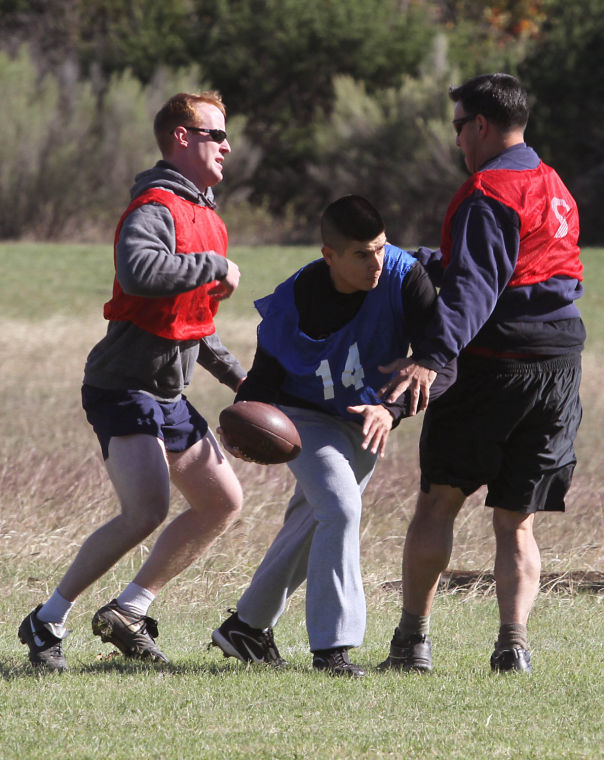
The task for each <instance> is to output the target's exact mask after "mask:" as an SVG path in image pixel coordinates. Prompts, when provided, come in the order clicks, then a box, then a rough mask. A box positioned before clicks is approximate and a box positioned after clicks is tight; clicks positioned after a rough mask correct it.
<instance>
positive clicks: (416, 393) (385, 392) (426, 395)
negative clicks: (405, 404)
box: [378, 359, 436, 416]
mask: <svg viewBox="0 0 604 760" xmlns="http://www.w3.org/2000/svg"><path fill="white" fill-rule="evenodd" d="M378 369H379V370H380V372H383V373H384V374H386V375H390V374H392V373H393V372H395V373H396V374H395V375H394V377H393V378H392V379H391V380H390V381H389V382H388V383H386V385H384V386H383V387H382V388H380V390H379V393H378V396H379V397H380V398H383V399H384V400H385V401H390V402H392V401H396V399H397V398H398V397H399V396H400V395H401V393H404V391H406V390H407V389H409V393H410V397H411V398H410V404H409V415H410V416H413V415H414V414H416V413H417V412H418V411H419V412H423V411H424V409H425V408H426V407H427V406H428V401H429V399H430V386H431V385H432V383H433V382H434V379H435V378H436V372H435V371H434V370H433V369H428V368H427V367H422V366H421V365H420V364H417V363H416V362H414V361H413V359H396V361H393V362H391V363H390V364H387V365H386V366H384V367H378Z"/></svg>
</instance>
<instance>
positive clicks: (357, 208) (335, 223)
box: [321, 195, 384, 251]
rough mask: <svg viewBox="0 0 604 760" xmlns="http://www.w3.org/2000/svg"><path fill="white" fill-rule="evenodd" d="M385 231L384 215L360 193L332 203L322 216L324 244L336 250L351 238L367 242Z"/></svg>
mask: <svg viewBox="0 0 604 760" xmlns="http://www.w3.org/2000/svg"><path fill="white" fill-rule="evenodd" d="M382 232H384V222H383V221H382V217H381V216H380V215H379V213H378V212H377V211H376V210H375V208H374V207H373V206H372V205H371V203H369V201H368V200H366V199H365V198H362V197H361V196H360V195H345V196H344V197H343V198H339V199H338V200H337V201H334V202H333V203H331V204H330V205H329V206H328V207H327V208H326V209H325V211H324V212H323V215H322V217H321V237H322V239H323V244H324V245H327V246H329V247H330V248H333V249H334V250H336V251H339V250H341V249H342V247H343V245H345V244H346V243H347V242H348V241H350V240H358V241H359V242H365V241H367V240H373V239H374V238H376V237H377V236H378V235H380V234H381V233H382Z"/></svg>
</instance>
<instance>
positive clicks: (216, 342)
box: [197, 333, 245, 391]
mask: <svg viewBox="0 0 604 760" xmlns="http://www.w3.org/2000/svg"><path fill="white" fill-rule="evenodd" d="M197 361H198V363H199V364H201V366H202V367H203V368H204V369H206V370H207V371H208V372H209V373H210V374H212V375H213V376H214V377H215V378H216V379H217V380H218V381H219V382H221V383H224V385H228V386H229V388H231V389H232V390H233V391H236V390H237V386H238V385H239V383H240V382H241V380H242V379H243V378H244V377H245V370H244V369H243V367H242V366H241V364H240V363H239V361H238V360H237V359H236V358H235V356H234V355H233V354H232V353H231V352H230V351H229V350H228V348H226V346H224V345H223V343H222V341H221V340H220V337H219V336H218V333H213V334H212V335H208V336H206V337H205V338H202V339H201V340H200V341H199V355H198V357H197Z"/></svg>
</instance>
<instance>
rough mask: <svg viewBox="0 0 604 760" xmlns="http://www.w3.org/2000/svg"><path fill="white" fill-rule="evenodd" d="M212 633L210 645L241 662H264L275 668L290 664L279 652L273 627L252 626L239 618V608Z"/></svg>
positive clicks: (232, 611)
mask: <svg viewBox="0 0 604 760" xmlns="http://www.w3.org/2000/svg"><path fill="white" fill-rule="evenodd" d="M229 612H230V613H232V614H231V616H230V617H228V618H227V619H226V620H225V621H224V623H223V624H222V625H221V626H220V628H217V629H216V630H215V631H214V632H213V633H212V641H211V642H210V644H209V645H208V647H211V646H215V647H218V648H219V649H221V650H222V653H223V654H224V656H225V657H236V658H237V659H238V660H241V662H253V663H264V664H266V665H271V666H272V667H274V668H282V667H285V666H286V665H289V663H288V662H287V660H284V659H283V658H282V657H281V655H280V654H279V650H278V649H277V645H276V644H275V638H274V636H273V629H272V628H270V627H269V628H265V629H264V630H263V629H262V628H252V626H251V625H248V624H247V623H244V622H243V621H242V620H240V619H239V615H238V614H237V610H229Z"/></svg>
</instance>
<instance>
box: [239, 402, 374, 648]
mask: <svg viewBox="0 0 604 760" xmlns="http://www.w3.org/2000/svg"><path fill="white" fill-rule="evenodd" d="M281 409H282V410H283V411H284V412H285V413H286V414H287V415H288V417H290V418H291V419H292V421H293V422H294V424H295V425H296V427H297V428H298V431H299V433H300V438H301V440H302V451H301V453H300V454H299V455H298V457H297V458H296V459H294V460H293V461H292V462H290V463H289V464H288V466H289V468H290V470H291V471H292V473H293V474H294V476H295V478H296V487H295V490H294V494H293V496H292V498H291V500H290V502H289V506H288V508H287V511H286V513H285V519H284V523H283V527H282V528H281V530H280V531H279V533H278V534H277V536H276V538H275V540H274V541H273V543H272V544H271V546H270V548H269V549H268V551H267V553H266V555H265V557H264V559H263V560H262V562H261V564H260V566H259V567H258V569H257V570H256V573H255V574H254V577H253V578H252V581H251V583H250V585H249V587H248V588H247V590H246V591H245V592H244V594H243V596H242V597H241V599H240V600H239V603H238V604H237V611H238V613H239V616H240V618H241V619H242V620H243V621H244V622H246V623H247V624H248V625H251V626H253V627H254V628H267V627H268V626H273V625H275V623H276V622H277V620H278V619H279V617H280V616H281V614H282V612H283V610H284V609H285V605H286V603H287V599H288V597H289V596H290V595H291V594H292V593H293V592H294V591H295V590H296V589H297V588H298V586H300V585H301V584H302V583H303V582H304V580H305V579H306V580H307V587H306V627H307V630H308V639H309V643H310V649H311V651H315V650H317V649H329V648H332V647H339V646H347V647H357V646H360V644H361V643H362V641H363V636H364V634H365V623H366V609H365V594H364V591H363V583H362V579H361V567H360V546H359V525H360V520H361V506H362V505H361V495H362V493H363V491H364V489H365V486H366V485H367V483H368V482H369V479H370V477H371V474H372V472H373V469H374V467H375V462H376V455H375V454H371V453H370V452H368V451H364V450H363V449H362V448H361V443H362V441H363V436H362V432H361V425H359V424H358V423H354V422H349V421H345V420H343V419H341V418H339V417H332V416H330V415H327V414H323V413H321V412H315V411H312V410H308V409H299V408H297V407H281ZM359 419H360V418H359Z"/></svg>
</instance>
